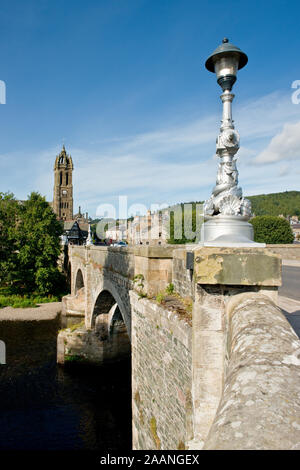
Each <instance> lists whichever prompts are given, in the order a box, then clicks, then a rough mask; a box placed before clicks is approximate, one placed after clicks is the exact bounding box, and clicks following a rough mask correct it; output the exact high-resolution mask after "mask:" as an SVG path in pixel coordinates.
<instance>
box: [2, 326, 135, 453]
mask: <svg viewBox="0 0 300 470" xmlns="http://www.w3.org/2000/svg"><path fill="white" fill-rule="evenodd" d="M58 328H59V324H58V323H56V324H54V323H53V322H47V321H44V322H0V339H2V340H4V341H5V343H6V347H7V358H6V362H7V365H0V450H4V449H9V450H12V449H26V450H45V449H47V450H73V449H78V450H79V449H80V450H106V451H119V450H121V449H122V450H124V449H131V392H130V362H129V361H128V362H122V363H119V364H112V365H110V366H106V367H87V366H86V365H85V366H84V365H82V366H81V367H78V366H77V367H76V366H74V365H71V366H69V367H65V368H62V367H60V366H57V365H56V335H57V330H58Z"/></svg>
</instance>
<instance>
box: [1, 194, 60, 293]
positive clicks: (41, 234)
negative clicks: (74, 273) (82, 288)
mask: <svg viewBox="0 0 300 470" xmlns="http://www.w3.org/2000/svg"><path fill="white" fill-rule="evenodd" d="M0 224H1V236H0V251H1V254H0V269H1V279H0V283H1V285H2V286H12V287H13V288H14V292H19V293H20V292H22V293H24V292H31V293H33V292H38V293H40V294H43V295H45V294H48V293H58V292H62V291H63V290H64V289H65V281H64V277H63V275H62V274H61V273H60V272H59V270H58V266H57V259H58V257H59V255H60V239H59V236H60V235H61V234H62V232H63V228H62V224H61V223H60V222H59V221H58V220H57V219H56V215H55V214H54V212H53V210H52V208H51V207H50V206H49V204H48V203H47V201H46V200H45V198H44V197H42V196H41V195H40V194H38V193H34V192H33V193H31V195H30V196H29V197H28V200H27V201H24V202H23V203H18V202H17V201H16V200H15V199H14V197H13V195H12V194H9V193H7V194H3V193H1V195H0ZM5 237H6V241H5V240H4V238H5Z"/></svg>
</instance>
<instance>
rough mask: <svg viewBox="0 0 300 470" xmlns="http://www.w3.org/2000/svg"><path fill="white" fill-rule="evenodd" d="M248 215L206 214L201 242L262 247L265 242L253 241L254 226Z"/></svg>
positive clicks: (212, 244)
mask: <svg viewBox="0 0 300 470" xmlns="http://www.w3.org/2000/svg"><path fill="white" fill-rule="evenodd" d="M248 220H249V218H248V217H242V216H239V215H221V214H220V215H214V216H206V217H205V221H204V224H203V225H202V230H201V242H200V243H201V244H202V245H204V246H224V247H230V246H232V247H243V246H244V247H261V248H264V247H265V246H266V244H265V243H256V242H254V241H253V238H254V232H253V227H252V225H251V224H249V222H248Z"/></svg>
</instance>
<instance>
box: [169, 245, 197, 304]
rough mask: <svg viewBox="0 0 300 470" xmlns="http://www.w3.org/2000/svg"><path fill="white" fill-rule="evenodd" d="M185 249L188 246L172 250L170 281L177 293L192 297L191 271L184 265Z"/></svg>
mask: <svg viewBox="0 0 300 470" xmlns="http://www.w3.org/2000/svg"><path fill="white" fill-rule="evenodd" d="M193 248H194V247H193ZM187 251H188V247H187V248H183V249H182V248H179V249H177V250H174V252H173V264H172V283H173V284H174V287H175V291H176V292H178V294H179V295H181V296H182V297H193V282H192V280H193V271H192V270H190V269H187V266H186V256H187Z"/></svg>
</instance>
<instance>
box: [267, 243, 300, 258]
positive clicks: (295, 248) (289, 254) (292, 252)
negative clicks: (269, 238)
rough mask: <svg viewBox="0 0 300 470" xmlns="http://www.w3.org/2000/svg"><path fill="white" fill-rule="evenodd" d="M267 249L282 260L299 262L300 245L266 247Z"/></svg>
mask: <svg viewBox="0 0 300 470" xmlns="http://www.w3.org/2000/svg"><path fill="white" fill-rule="evenodd" d="M267 248H268V249H269V250H270V251H272V252H273V253H276V254H278V255H280V256H281V258H282V259H283V260H298V261H300V244H295V243H294V244H291V245H267Z"/></svg>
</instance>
